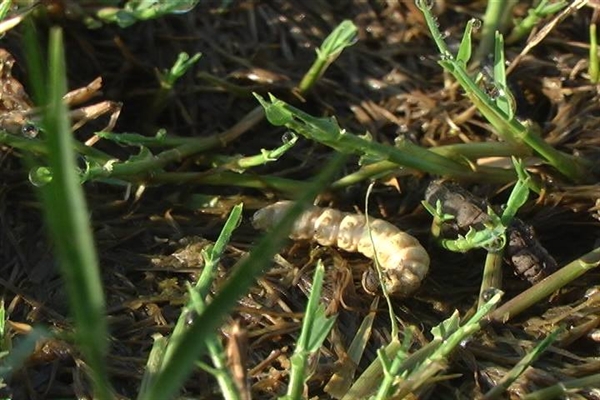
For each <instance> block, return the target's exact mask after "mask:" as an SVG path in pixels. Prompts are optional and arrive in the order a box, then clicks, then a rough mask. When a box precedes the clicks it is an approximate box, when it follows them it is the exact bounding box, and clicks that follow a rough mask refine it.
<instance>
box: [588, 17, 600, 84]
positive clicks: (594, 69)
mask: <svg viewBox="0 0 600 400" xmlns="http://www.w3.org/2000/svg"><path fill="white" fill-rule="evenodd" d="M599 64H600V62H599V61H598V36H597V35H596V24H590V65H589V67H588V74H589V75H590V82H592V83H598V82H600V66H599Z"/></svg>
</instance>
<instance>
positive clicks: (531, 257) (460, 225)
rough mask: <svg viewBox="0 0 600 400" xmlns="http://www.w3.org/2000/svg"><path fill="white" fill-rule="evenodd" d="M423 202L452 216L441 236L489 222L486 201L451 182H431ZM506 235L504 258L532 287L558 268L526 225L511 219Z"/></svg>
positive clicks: (462, 232)
mask: <svg viewBox="0 0 600 400" xmlns="http://www.w3.org/2000/svg"><path fill="white" fill-rule="evenodd" d="M425 200H426V201H427V202H428V203H429V204H431V205H433V206H435V204H436V202H437V201H438V200H439V201H440V202H441V204H442V211H443V212H444V213H446V214H451V215H454V217H455V219H454V220H451V221H449V222H448V223H446V224H444V227H443V228H444V234H459V233H461V234H464V233H465V232H466V231H467V230H468V229H469V228H470V227H473V228H474V229H476V230H480V229H484V224H485V223H487V222H491V218H490V216H489V215H488V214H487V207H488V204H487V202H486V201H484V200H483V199H480V198H479V197H476V196H474V195H473V194H472V193H470V192H468V191H466V190H465V189H463V188H462V187H460V186H458V185H456V184H454V183H449V182H444V181H440V180H438V181H433V182H431V183H430V184H429V186H428V187H427V190H426V191H425ZM506 236H507V245H506V248H505V251H504V258H505V259H506V262H507V263H508V264H509V265H510V266H511V267H512V268H513V269H514V271H515V274H517V275H518V276H520V277H521V278H522V279H526V280H527V281H529V282H530V283H531V284H535V283H537V282H539V281H541V280H542V279H544V278H545V277H547V276H548V275H549V274H551V273H553V272H554V271H556V269H557V268H558V266H557V264H556V261H555V260H554V258H553V257H552V256H551V255H550V254H549V253H548V252H547V251H546V249H545V248H544V247H543V246H542V245H541V244H540V242H538V240H537V239H536V238H535V233H534V231H533V228H532V227H531V226H530V225H527V224H526V223H524V222H523V221H521V220H520V219H518V218H513V220H512V222H511V224H510V226H509V227H508V228H507V229H506Z"/></svg>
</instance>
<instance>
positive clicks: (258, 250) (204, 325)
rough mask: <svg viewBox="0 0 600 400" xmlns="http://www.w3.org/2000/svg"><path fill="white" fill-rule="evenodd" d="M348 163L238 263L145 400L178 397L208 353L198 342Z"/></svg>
mask: <svg viewBox="0 0 600 400" xmlns="http://www.w3.org/2000/svg"><path fill="white" fill-rule="evenodd" d="M345 161H346V160H345V157H342V156H340V155H336V156H334V159H333V160H332V161H331V162H330V163H329V164H328V165H326V166H325V167H324V169H323V172H322V173H321V174H319V175H318V176H317V178H316V180H315V181H314V182H313V184H312V185H311V186H309V187H308V188H307V190H305V191H304V192H303V193H302V196H301V197H300V198H299V200H298V202H296V203H295V204H294V206H293V207H292V208H291V209H290V211H289V213H288V214H286V216H285V217H284V218H283V219H282V220H281V221H280V222H279V223H278V224H277V225H276V226H274V227H273V231H272V232H271V233H270V234H268V235H266V236H265V237H263V238H262V239H261V240H260V241H259V242H258V244H257V245H256V246H255V247H254V249H253V251H252V252H250V254H249V255H248V257H246V258H243V259H242V260H241V261H240V262H239V263H238V265H237V266H236V268H235V269H234V271H233V272H232V273H231V275H230V278H229V279H228V280H227V281H226V282H225V283H224V284H223V286H222V287H221V289H220V291H219V293H217V294H216V295H215V297H214V299H213V301H212V302H211V303H210V304H208V306H207V307H206V309H205V310H204V312H203V313H202V314H200V315H198V316H197V318H195V319H194V321H193V322H192V323H191V324H190V325H189V326H188V329H187V330H186V332H184V334H183V335H182V336H183V337H182V339H181V341H180V345H179V346H177V348H175V349H174V350H173V359H174V360H177V362H174V363H169V364H168V365H167V366H166V367H165V369H163V370H162V371H161V374H160V376H158V377H157V379H156V381H154V382H153V385H152V386H151V388H150V389H149V390H148V394H147V395H146V396H145V397H144V399H146V400H163V399H168V398H171V397H172V396H173V395H174V394H175V393H176V391H177V390H178V388H180V387H181V384H182V383H183V381H184V380H185V378H186V377H187V376H188V374H189V373H190V371H191V368H192V365H193V364H194V362H195V361H196V359H197V358H198V357H199V356H200V354H202V353H203V351H204V350H205V343H204V342H203V341H202V340H199V338H203V337H206V336H207V335H210V334H212V333H213V332H214V331H215V330H216V329H217V328H218V327H219V325H220V324H221V322H222V320H223V318H225V316H226V315H227V314H228V313H229V312H230V311H231V309H232V308H233V307H234V306H235V304H236V302H237V299H238V298H239V297H240V296H241V295H242V294H243V293H245V292H246V291H247V290H248V289H249V288H250V286H251V285H252V283H253V282H254V279H255V277H257V276H258V275H259V274H260V273H261V272H262V271H263V270H264V267H265V264H266V263H268V260H270V259H271V257H273V256H274V255H275V253H276V252H277V251H278V250H279V248H280V246H281V245H282V244H283V243H284V241H285V238H286V237H287V232H289V231H290V230H291V228H292V226H293V224H294V221H295V219H296V217H297V215H298V214H299V213H300V212H301V210H302V209H303V207H304V205H305V204H307V203H308V202H309V201H311V200H312V199H313V198H314V197H315V196H316V195H317V194H318V193H319V192H320V191H321V189H322V188H323V187H324V186H325V185H326V184H327V183H328V182H329V180H330V179H331V178H332V177H333V176H334V174H335V173H336V172H337V170H338V169H339V168H341V167H342V166H343V165H344V163H345Z"/></svg>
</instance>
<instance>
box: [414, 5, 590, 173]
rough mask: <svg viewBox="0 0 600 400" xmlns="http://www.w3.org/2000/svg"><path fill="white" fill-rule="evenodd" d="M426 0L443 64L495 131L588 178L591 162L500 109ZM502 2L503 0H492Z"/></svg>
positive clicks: (561, 168)
mask: <svg viewBox="0 0 600 400" xmlns="http://www.w3.org/2000/svg"><path fill="white" fill-rule="evenodd" d="M425 3H426V2H425V1H424V0H417V6H418V7H419V8H420V9H421V10H422V11H423V15H424V16H425V20H426V22H427V25H428V27H429V29H430V31H431V33H432V37H433V40H434V41H435V43H436V45H437V47H438V49H439V51H440V53H441V60H440V61H439V63H440V65H441V66H442V67H443V68H444V69H445V70H446V71H448V72H449V73H450V74H452V76H454V78H455V79H456V80H457V81H458V83H459V84H460V85H461V86H462V87H463V89H464V90H465V93H466V96H467V97H468V98H469V99H470V100H471V102H472V103H473V104H474V105H475V106H476V107H477V109H478V110H479V112H480V113H481V114H482V115H483V116H484V117H485V118H486V119H487V120H488V121H489V122H490V123H491V124H492V125H493V126H494V127H495V128H496V133H497V134H498V135H499V136H500V137H501V138H502V139H503V140H504V141H506V142H508V143H511V144H516V145H519V144H520V143H525V144H527V145H528V146H529V147H531V148H532V149H533V150H534V151H535V152H536V153H537V154H539V155H540V156H541V157H542V158H543V159H544V160H546V161H547V162H548V163H549V164H550V165H552V166H553V167H554V168H556V169H557V170H558V171H559V172H561V173H562V174H563V175H564V176H566V177H567V178H569V179H570V180H572V181H574V182H581V181H584V180H586V179H589V178H588V175H589V174H588V171H589V169H590V167H591V163H590V162H589V161H587V160H584V159H582V158H577V157H574V156H570V155H568V154H565V153H563V152H561V151H559V150H556V149H554V148H553V147H552V146H551V145H549V144H548V143H546V142H545V141H544V140H543V139H542V137H541V136H540V135H538V134H537V133H536V132H534V131H532V130H531V129H528V128H527V127H525V126H524V125H523V124H522V123H521V122H519V121H518V120H517V119H516V118H514V117H511V118H509V117H508V116H507V115H506V114H505V113H503V112H502V111H501V110H500V108H498V107H497V106H496V104H495V102H494V101H493V99H492V98H491V97H490V96H489V95H488V94H487V93H485V92H484V91H483V90H482V89H481V88H480V87H479V86H478V85H477V84H476V83H475V82H474V81H473V79H472V78H471V77H470V76H469V73H468V72H467V70H466V66H465V65H463V64H464V62H459V60H456V59H455V57H454V56H453V55H452V53H451V52H450V50H449V49H448V46H447V45H446V43H445V42H444V40H443V37H442V34H441V33H440V30H439V28H438V26H437V22H436V20H435V19H434V17H433V15H432V14H431V10H430V9H429V8H428V7H427V5H426V4H425ZM490 3H500V2H490Z"/></svg>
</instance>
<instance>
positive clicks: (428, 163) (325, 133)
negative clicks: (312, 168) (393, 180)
mask: <svg viewBox="0 0 600 400" xmlns="http://www.w3.org/2000/svg"><path fill="white" fill-rule="evenodd" d="M255 97H256V98H257V99H258V101H260V103H261V105H262V106H263V107H264V108H265V114H266V116H267V119H268V120H269V122H270V123H271V124H273V125H276V126H281V125H283V126H285V127H287V128H289V129H291V130H293V131H294V132H296V133H299V134H301V135H302V136H304V137H306V138H308V139H311V140H314V141H317V142H319V143H322V144H324V145H326V146H329V147H331V148H333V149H335V150H337V151H339V152H341V153H348V154H359V155H361V156H367V157H370V158H373V159H377V160H387V161H391V162H394V163H396V164H398V165H403V166H407V167H410V168H414V169H417V170H419V171H425V172H429V173H432V174H436V175H442V176H452V177H455V178H459V179H464V180H469V179H473V178H474V177H475V176H476V171H474V170H473V169H472V168H471V167H470V166H466V165H463V164H460V163H458V162H456V161H454V160H451V159H448V158H446V157H444V156H441V155H439V154H436V153H434V152H432V151H429V150H427V149H424V148H422V147H420V146H417V145H415V144H413V143H410V142H409V141H407V140H401V141H398V142H397V143H396V144H395V146H388V145H385V144H382V143H378V142H375V141H373V140H369V138H365V137H361V136H358V135H354V134H352V133H349V132H347V131H345V130H344V129H342V128H340V126H339V125H338V123H337V121H336V120H335V118H315V117H313V116H312V115H310V114H307V113H305V112H303V111H301V110H299V109H297V108H295V107H292V106H291V105H289V104H287V103H285V102H284V101H282V100H279V99H277V98H276V97H274V96H272V95H270V99H269V100H268V101H267V100H265V99H263V98H262V97H261V96H260V95H258V94H255ZM477 170H478V171H477V172H479V173H482V172H483V171H484V170H485V169H483V168H479V167H478V168H477ZM485 171H488V172H489V170H485ZM497 173H498V174H505V173H506V174H510V175H513V176H514V173H512V172H510V171H502V170H498V172H497Z"/></svg>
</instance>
